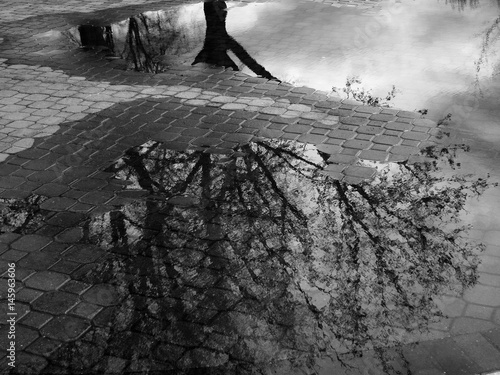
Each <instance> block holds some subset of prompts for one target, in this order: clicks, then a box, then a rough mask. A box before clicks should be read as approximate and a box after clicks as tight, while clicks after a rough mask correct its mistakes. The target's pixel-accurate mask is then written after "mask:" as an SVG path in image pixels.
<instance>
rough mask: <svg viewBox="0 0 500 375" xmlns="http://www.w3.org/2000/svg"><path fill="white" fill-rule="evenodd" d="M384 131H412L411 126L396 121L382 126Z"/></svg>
mask: <svg viewBox="0 0 500 375" xmlns="http://www.w3.org/2000/svg"><path fill="white" fill-rule="evenodd" d="M384 128H385V129H388V130H396V131H400V132H404V131H408V130H412V129H413V125H411V124H408V123H405V122H397V121H391V122H388V123H386V124H385V125H384Z"/></svg>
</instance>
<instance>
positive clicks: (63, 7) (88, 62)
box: [0, 0, 500, 374]
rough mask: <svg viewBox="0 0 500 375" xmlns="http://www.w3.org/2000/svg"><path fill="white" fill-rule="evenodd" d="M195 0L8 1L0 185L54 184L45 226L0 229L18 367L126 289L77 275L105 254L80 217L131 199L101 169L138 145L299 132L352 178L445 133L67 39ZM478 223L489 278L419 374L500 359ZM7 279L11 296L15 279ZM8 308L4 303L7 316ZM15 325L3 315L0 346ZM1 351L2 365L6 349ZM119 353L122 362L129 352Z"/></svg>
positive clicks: (439, 331)
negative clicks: (144, 65) (137, 69)
mask: <svg viewBox="0 0 500 375" xmlns="http://www.w3.org/2000/svg"><path fill="white" fill-rule="evenodd" d="M317 2H322V3H324V5H325V6H326V5H332V6H343V5H347V6H367V7H370V6H375V5H376V3H377V2H376V1H362V0H360V1H334V0H324V1H317ZM185 3H186V2H185V1H182V2H180V1H159V2H146V1H143V2H141V1H137V0H134V1H128V0H125V1H113V0H112V1H91V2H85V3H82V2H78V1H67V2H64V3H63V4H60V2H58V1H44V2H43V4H37V5H34V4H33V3H32V2H27V1H1V5H2V8H1V10H0V162H1V163H0V197H1V198H4V199H9V198H12V199H27V198H28V197H30V195H31V194H33V193H34V194H37V195H39V196H43V197H46V199H45V200H41V201H40V202H39V206H40V209H41V210H42V212H43V215H44V218H43V222H42V223H41V224H40V226H39V227H37V228H36V230H34V231H32V232H31V233H28V234H25V235H19V234H14V233H9V234H3V235H0V254H1V255H0V269H1V271H2V272H5V271H6V270H7V269H8V263H10V262H16V265H17V266H16V278H17V303H16V309H17V311H18V315H17V320H18V324H17V332H16V334H17V337H18V340H17V345H18V359H17V362H18V365H19V367H18V370H19V371H20V372H21V373H22V372H23V371H24V372H39V371H41V370H42V369H44V368H45V367H46V366H47V365H48V362H47V359H46V358H48V357H49V356H50V355H52V354H53V353H54V352H55V351H56V350H57V349H58V348H59V347H60V346H61V345H63V343H66V342H71V341H74V340H75V339H77V338H78V339H81V338H82V337H83V336H84V335H85V333H86V332H88V330H89V328H90V327H91V326H99V324H100V323H99V322H100V321H103V320H105V319H106V314H108V313H109V308H110V307H112V306H114V305H115V304H116V303H117V302H116V291H114V289H113V287H111V286H110V285H107V284H98V285H90V284H86V283H84V282H82V281H80V280H79V278H78V277H77V275H79V274H82V273H83V272H84V271H87V270H88V269H89V268H91V267H92V266H95V264H97V263H98V262H99V260H100V259H102V257H103V253H102V251H101V250H99V249H97V248H96V247H94V246H90V245H85V244H80V243H79V241H80V240H81V238H82V236H83V233H82V231H81V229H80V228H79V224H80V223H82V222H83V221H84V220H85V219H86V218H87V217H88V215H91V214H92V215H97V214H98V213H100V212H110V211H112V210H113V208H114V207H116V206H117V205H120V204H122V203H124V202H130V201H131V199H133V196H129V195H131V194H127V193H124V192H123V184H122V183H120V182H118V181H117V180H114V179H111V176H112V175H111V173H108V172H104V171H103V170H104V168H106V167H108V166H109V165H110V164H111V163H112V162H114V161H115V160H117V159H118V158H120V157H121V156H122V155H123V153H124V152H125V151H126V150H127V149H128V148H130V147H131V146H136V145H140V144H142V143H144V142H146V141H148V140H158V141H162V142H164V143H165V144H166V145H167V146H170V147H172V148H174V149H186V148H188V147H205V148H207V149H209V150H213V151H214V152H216V151H217V152H219V151H220V152H224V151H227V150H230V149H232V148H233V147H235V146H236V145H237V144H239V143H246V142H249V141H251V140H255V139H259V138H260V137H264V138H283V139H290V140H298V141H301V142H307V143H311V144H314V145H316V146H317V147H318V148H319V149H322V148H323V149H324V150H327V151H328V152H329V153H332V154H333V155H332V157H331V158H330V160H329V162H330V166H329V167H328V168H327V170H326V172H325V173H327V174H328V175H330V176H332V177H334V178H336V179H342V180H343V181H346V182H351V183H356V182H360V181H362V180H365V179H369V178H371V177H373V175H374V173H375V169H373V168H372V167H369V166H362V165H361V166H360V165H357V161H359V160H366V161H380V162H382V161H401V160H406V159H407V158H409V157H410V156H411V155H414V154H417V153H418V151H419V149H420V148H421V147H422V146H424V145H427V144H429V142H435V141H436V140H437V139H436V136H437V135H438V131H437V128H436V123H434V122H433V121H430V120H426V119H423V118H421V116H420V115H419V114H418V113H414V112H409V111H404V110H394V109H383V108H374V107H368V106H363V105H361V104H360V103H357V102H354V101H349V100H343V101H342V100H340V99H339V98H338V97H332V96H329V95H327V93H324V92H318V91H316V90H314V89H311V88H306V87H293V86H291V85H288V84H285V83H277V82H272V81H267V80H264V79H261V78H253V77H248V76H246V75H245V74H242V73H239V72H232V71H227V70H223V69H215V68H199V67H190V66H189V67H178V68H176V69H174V70H172V71H169V72H168V73H162V74H157V75H151V74H145V73H143V74H139V73H134V72H129V71H124V70H123V69H120V67H119V66H117V65H116V63H115V62H114V61H108V60H106V59H105V58H104V54H101V53H100V52H99V51H95V52H86V51H83V50H80V49H75V48H73V47H71V46H70V47H69V46H68V42H67V38H66V36H65V35H64V31H66V30H68V29H69V28H70V27H73V26H75V25H79V24H84V23H87V22H89V21H92V22H93V23H94V24H104V23H103V22H104V21H120V20H123V19H125V18H127V17H129V16H131V15H135V14H138V13H140V12H142V11H146V10H156V9H159V8H161V7H164V6H173V5H176V4H185ZM497 198H498V195H497ZM476 235H477V237H478V238H481V239H483V240H484V241H485V242H486V243H487V245H488V249H487V252H486V254H485V255H484V256H485V258H484V259H485V260H486V262H485V263H484V265H483V266H482V267H483V268H482V269H481V271H482V279H481V280H482V282H481V283H480V285H478V286H477V287H476V288H475V289H474V290H473V291H471V292H470V293H469V294H467V295H466V296H465V297H464V298H452V297H449V298H444V301H443V309H444V310H445V313H449V314H450V315H451V317H450V319H448V320H446V321H445V322H444V323H443V324H442V325H439V326H436V327H434V329H433V331H432V332H433V336H431V338H438V337H439V338H443V337H444V338H443V339H440V340H432V341H425V342H422V343H421V344H420V345H418V346H417V347H416V348H412V349H410V348H408V350H407V353H406V354H407V358H408V360H409V361H410V363H411V364H412V366H414V370H415V371H416V372H415V373H417V374H440V373H444V371H447V373H452V374H472V373H480V372H485V371H490V370H493V369H498V368H500V355H499V349H500V331H499V330H498V328H497V327H498V326H499V325H500V309H499V308H500V293H499V292H498V290H499V289H498V288H499V287H500V282H499V280H500V260H499V259H500V257H499V254H500V247H499V246H498V244H499V243H500V231H499V230H498V227H494V228H493V227H490V226H488V227H484V228H481V229H479V232H477V233H476ZM4 276H5V274H4ZM1 293H2V299H5V298H6V291H5V290H4V289H2V290H1ZM6 308H7V304H6V303H2V307H1V309H2V310H0V311H2V314H3V316H6V311H5V310H3V309H6ZM7 330H8V326H7V325H5V322H2V326H1V328H0V342H1V347H2V349H3V348H4V347H6V346H7V342H6V338H7ZM450 334H452V337H449V336H450ZM0 358H2V359H1V362H0V364H1V368H2V370H4V369H5V368H6V362H7V359H6V352H5V351H3V352H2V353H1V354H0ZM366 358H369V357H366ZM114 361H115V362H113V363H114V366H115V367H114V368H115V369H116V372H118V373H119V372H120V371H122V370H123V367H122V366H123V365H124V364H123V360H122V359H119V358H115V359H114ZM364 361H365V362H364V366H368V365H367V363H368V362H367V361H369V360H368V359H365V360H364ZM111 367H112V366H111ZM339 373H340V372H339Z"/></svg>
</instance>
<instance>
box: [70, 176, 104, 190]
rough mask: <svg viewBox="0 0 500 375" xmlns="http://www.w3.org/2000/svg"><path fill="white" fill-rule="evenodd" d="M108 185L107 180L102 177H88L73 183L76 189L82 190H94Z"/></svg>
mask: <svg viewBox="0 0 500 375" xmlns="http://www.w3.org/2000/svg"><path fill="white" fill-rule="evenodd" d="M106 185H107V182H106V181H104V180H100V179H95V178H86V179H84V180H81V181H78V182H76V183H74V184H72V187H73V188H74V189H78V190H82V191H94V190H98V189H100V188H102V187H104V186H106Z"/></svg>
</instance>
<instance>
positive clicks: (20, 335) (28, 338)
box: [0, 317, 39, 351]
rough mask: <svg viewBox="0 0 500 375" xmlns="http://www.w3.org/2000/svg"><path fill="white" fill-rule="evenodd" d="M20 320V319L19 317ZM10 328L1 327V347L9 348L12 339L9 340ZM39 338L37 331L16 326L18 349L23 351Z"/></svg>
mask: <svg viewBox="0 0 500 375" xmlns="http://www.w3.org/2000/svg"><path fill="white" fill-rule="evenodd" d="M17 318H19V317H17ZM8 330H9V327H8V326H7V325H5V326H2V327H0V347H1V348H2V349H4V348H8V347H9V345H10V339H9V338H8V334H7V332H8ZM38 337H39V334H38V332H37V331H36V330H34V329H31V328H28V327H24V326H22V325H20V324H19V325H17V324H16V340H15V341H16V349H17V350H18V351H21V350H23V349H25V348H26V347H27V346H28V345H29V344H31V343H32V342H33V341H35V340H36V339H37V338H38Z"/></svg>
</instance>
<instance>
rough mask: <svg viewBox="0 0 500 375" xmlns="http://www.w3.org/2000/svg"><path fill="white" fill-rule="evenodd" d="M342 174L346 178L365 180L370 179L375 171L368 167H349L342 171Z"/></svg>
mask: <svg viewBox="0 0 500 375" xmlns="http://www.w3.org/2000/svg"><path fill="white" fill-rule="evenodd" d="M344 173H345V174H346V175H347V176H351V177H357V178H360V179H363V180H366V179H370V178H372V177H373V176H374V175H375V173H376V169H374V168H370V167H361V166H350V167H348V168H347V169H346V170H345V171H344Z"/></svg>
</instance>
